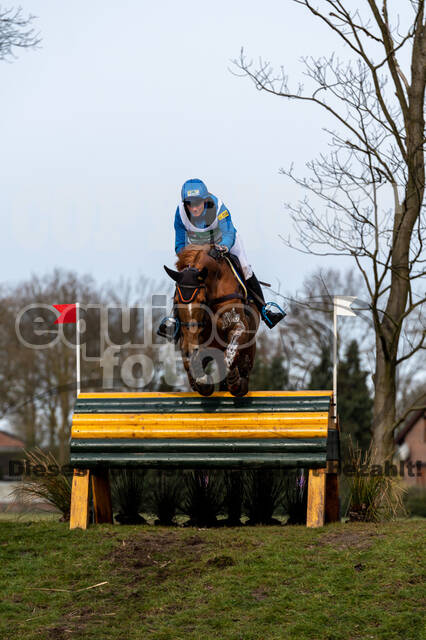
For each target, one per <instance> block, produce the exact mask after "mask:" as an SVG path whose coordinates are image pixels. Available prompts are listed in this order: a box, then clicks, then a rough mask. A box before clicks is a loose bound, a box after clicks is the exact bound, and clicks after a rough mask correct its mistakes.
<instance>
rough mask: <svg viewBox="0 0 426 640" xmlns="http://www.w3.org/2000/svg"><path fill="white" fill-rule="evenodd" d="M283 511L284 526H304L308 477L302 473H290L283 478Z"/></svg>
mask: <svg viewBox="0 0 426 640" xmlns="http://www.w3.org/2000/svg"><path fill="white" fill-rule="evenodd" d="M282 504H283V509H284V512H285V513H286V514H287V515H288V519H287V522H286V524H306V513H307V507H308V476H307V475H306V474H305V472H304V471H303V470H302V471H299V470H298V471H290V472H289V473H288V474H286V476H285V477H284V489H283V502H282Z"/></svg>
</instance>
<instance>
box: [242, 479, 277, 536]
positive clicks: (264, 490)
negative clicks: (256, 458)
mask: <svg viewBox="0 0 426 640" xmlns="http://www.w3.org/2000/svg"><path fill="white" fill-rule="evenodd" d="M283 490H284V479H283V477H282V474H281V473H280V472H276V471H271V470H270V469H253V470H251V471H248V472H247V474H246V482H245V486H244V511H245V513H246V514H247V516H248V522H247V523H246V524H248V525H256V524H281V522H280V521H279V520H277V519H275V518H273V517H272V516H273V514H274V512H275V510H276V508H277V507H278V504H279V502H280V501H281V499H282V495H283Z"/></svg>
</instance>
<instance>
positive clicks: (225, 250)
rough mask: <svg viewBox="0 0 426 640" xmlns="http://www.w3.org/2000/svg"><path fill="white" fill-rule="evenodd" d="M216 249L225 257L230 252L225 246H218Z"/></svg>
mask: <svg viewBox="0 0 426 640" xmlns="http://www.w3.org/2000/svg"><path fill="white" fill-rule="evenodd" d="M216 249H217V250H218V251H220V253H221V254H222V255H225V254H227V253H228V252H229V249H228V247H226V246H225V245H224V244H217V245H216Z"/></svg>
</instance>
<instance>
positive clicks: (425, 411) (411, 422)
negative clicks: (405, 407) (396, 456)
mask: <svg viewBox="0 0 426 640" xmlns="http://www.w3.org/2000/svg"><path fill="white" fill-rule="evenodd" d="M422 417H426V409H419V410H418V411H415V412H414V413H413V415H412V416H411V418H410V419H409V420H408V422H407V423H406V424H405V426H404V427H403V428H402V429H401V431H400V432H399V433H398V435H397V436H396V437H395V442H396V443H397V444H401V442H403V441H404V438H405V436H406V435H407V433H408V432H409V431H411V429H412V428H413V427H414V425H416V424H417V422H418V421H419V420H420V418H422Z"/></svg>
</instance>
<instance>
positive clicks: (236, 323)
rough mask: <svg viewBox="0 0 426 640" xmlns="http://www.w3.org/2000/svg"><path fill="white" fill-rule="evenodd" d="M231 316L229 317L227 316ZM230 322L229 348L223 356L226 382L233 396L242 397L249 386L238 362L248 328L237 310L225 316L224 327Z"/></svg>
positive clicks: (228, 333)
mask: <svg viewBox="0 0 426 640" xmlns="http://www.w3.org/2000/svg"><path fill="white" fill-rule="evenodd" d="M227 314H229V316H228V315H227ZM227 320H228V322H230V326H229V329H228V332H227V342H228V344H227V347H226V349H225V352H224V354H223V356H224V362H225V368H226V373H227V375H226V382H227V386H228V390H229V392H230V393H232V395H235V396H240V395H241V396H242V395H245V394H246V393H247V390H248V385H247V384H246V383H245V378H241V376H240V372H239V370H238V366H237V362H238V356H239V350H240V349H241V347H242V345H243V344H244V343H245V340H246V326H245V323H244V322H243V320H242V318H241V315H240V314H239V313H238V312H237V311H236V310H235V309H232V311H229V312H226V313H225V314H223V322H222V327H224V325H225V326H226V322H227Z"/></svg>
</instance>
